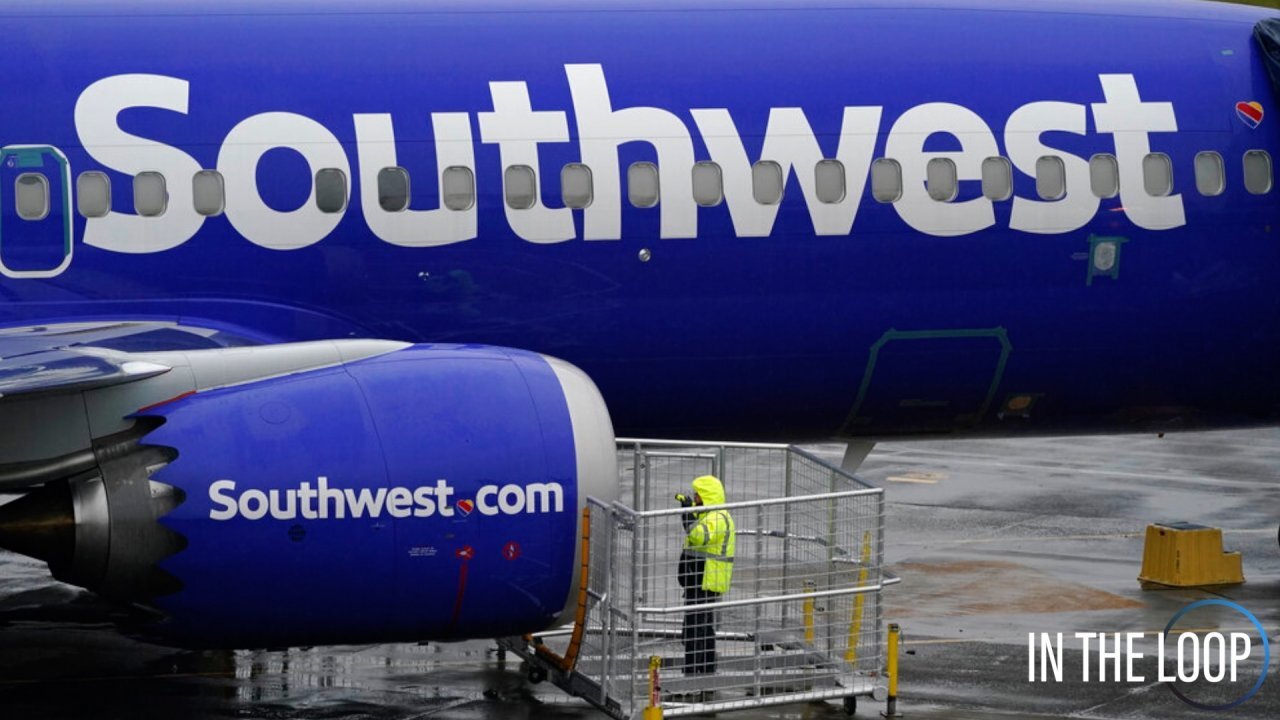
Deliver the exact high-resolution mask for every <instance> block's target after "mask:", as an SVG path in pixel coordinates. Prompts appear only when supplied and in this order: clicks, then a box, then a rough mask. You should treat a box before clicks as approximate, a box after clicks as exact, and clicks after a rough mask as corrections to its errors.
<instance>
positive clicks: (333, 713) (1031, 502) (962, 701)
mask: <svg viewBox="0 0 1280 720" xmlns="http://www.w3.org/2000/svg"><path fill="white" fill-rule="evenodd" d="M814 449H815V450H816V451H817V452H818V453H819V454H821V455H823V456H824V457H826V458H828V459H831V460H833V461H835V462H838V461H839V458H840V454H841V450H842V448H841V447H839V446H835V445H830V446H818V447H816V448H814ZM862 474H863V475H864V476H865V477H866V478H867V479H869V480H871V481H873V482H875V483H877V484H882V485H883V486H884V487H886V488H887V492H888V500H889V512H890V515H889V520H888V536H887V537H888V546H887V559H888V561H889V562H890V564H891V569H893V570H894V571H895V572H897V573H898V574H899V575H901V576H902V577H903V583H902V584H901V585H898V586H896V587H894V588H891V589H890V590H889V591H888V592H887V596H886V600H887V608H888V609H887V612H886V618H887V619H888V620H889V621H891V622H898V623H900V624H901V625H902V627H903V631H904V637H905V645H904V649H905V651H906V653H907V654H904V655H903V656H902V681H901V682H902V685H901V695H902V699H901V701H900V710H902V711H903V712H904V714H905V715H906V717H908V718H912V717H918V718H926V717H927V718H944V717H945V718H1005V717H1063V716H1069V717H1078V718H1135V719H1141V718H1192V717H1204V716H1205V715H1206V714H1209V713H1207V712H1206V711H1204V710H1199V709H1195V708H1193V707H1191V706H1189V705H1187V704H1185V703H1184V702H1182V701H1181V700H1179V699H1178V698H1177V697H1175V695H1174V694H1173V693H1172V692H1170V688H1169V687H1168V685H1169V683H1161V682H1159V681H1158V680H1157V678H1156V675H1157V668H1156V661H1155V660H1154V654H1155V652H1156V645H1155V640H1154V638H1155V637H1156V635H1157V634H1158V633H1159V632H1160V631H1161V630H1163V628H1164V627H1165V625H1166V623H1168V622H1169V620H1170V618H1171V617H1172V616H1173V614H1174V613H1175V612H1177V611H1178V610H1179V609H1181V608H1183V607H1185V606H1186V605H1187V604H1188V603H1191V602H1193V601H1196V600H1200V599H1206V598H1227V599H1230V600H1233V601H1235V602H1238V603H1240V604H1241V605H1243V606H1244V607H1246V608H1247V609H1248V610H1250V611H1252V612H1253V613H1254V614H1255V615H1256V616H1257V618H1258V620H1259V621H1260V622H1261V623H1262V625H1263V626H1264V628H1265V629H1266V630H1267V632H1268V633H1269V635H1270V638H1271V641H1272V642H1273V643H1274V642H1275V641H1276V640H1278V639H1280V637H1278V635H1280V548H1278V547H1277V540H1276V529H1277V524H1278V523H1280V430H1258V431H1240V432H1229V433H1196V434H1182V435H1170V436H1167V437H1165V438H1163V439H1161V438H1157V437H1154V436H1136V437H1135V436H1128V437H1094V438H1071V439H1033V440H1019V441H959V442H957V441H950V442H915V443H885V444H881V445H879V446H877V447H876V450H875V451H874V452H873V453H872V455H871V456H870V457H869V458H868V460H867V462H866V463H865V464H864V466H863V468H862ZM1179 520H1187V521H1192V522H1196V523H1200V524H1205V525H1211V526H1216V527H1221V528H1223V530H1224V537H1225V542H1226V545H1227V547H1228V549H1231V550H1240V551H1242V552H1243V554H1244V571H1245V576H1246V578H1247V582H1246V584H1244V585H1241V586H1236V587H1229V588H1217V589H1215V590H1214V591H1201V590H1162V591H1144V590H1142V589H1141V588H1140V587H1139V584H1138V582H1137V580H1136V576H1137V575H1138V571H1139V568H1140V565H1141V560H1142V546H1143V532H1144V528H1145V527H1146V525H1147V524H1148V523H1150V522H1170V521H1179ZM137 619H138V618H137V617H136V616H134V615H131V613H130V612H129V611H127V610H123V609H120V608H115V607H111V606H109V605H106V604H104V603H102V602H101V601H98V600H96V599H95V598H94V597H93V596H91V595H89V594H87V593H82V592H80V591H77V590H75V589H73V588H69V587H67V586H64V585H60V584H58V583H55V582H53V581H52V580H50V579H49V578H48V575H47V572H46V570H45V568H44V566H43V565H42V564H40V563H37V562H34V561H28V560H25V559H23V558H19V557H16V556H13V555H7V554H4V553H2V552H0V717H3V718H8V717H21V718H130V719H134V718H174V717H184V718H300V719H302V718H308V719H310V718H325V719H328V718H395V719H397V720H410V719H414V718H436V717H439V718H515V719H519V718H600V717H604V716H603V715H601V714H599V713H596V712H595V711H594V710H592V709H591V708H589V707H588V706H586V705H585V704H583V703H581V702H579V701H576V700H573V699H571V698H568V697H565V696H564V695H563V694H562V693H561V692H560V691H558V690H557V689H555V688H554V687H550V686H548V685H547V684H541V685H536V686H530V685H528V684H527V683H526V682H525V680H524V675H523V673H522V672H521V668H520V664H519V662H518V660H516V659H515V658H505V659H504V658H501V657H499V655H498V654H497V653H496V652H494V646H493V645H492V643H487V642H468V643H458V644H443V645H436V644H432V645H426V646H419V645H380V646H371V647H342V648H332V647H329V648H314V649H291V650H281V651H242V652H235V653H226V652H204V653H191V652H179V651H175V650H171V649H168V648H162V647H157V646H154V645H149V644H146V643H143V642H139V641H136V640H133V639H131V638H130V636H129V634H128V627H129V626H130V624H131V623H132V622H134V621H135V620H137ZM1177 627H1178V629H1192V628H1194V629H1197V630H1202V631H1207V630H1212V629H1218V630H1221V631H1223V632H1230V631H1238V632H1244V631H1246V630H1250V627H1249V623H1248V621H1247V620H1246V619H1245V618H1244V617H1243V616H1241V615H1239V614H1237V613H1235V612H1234V611H1232V610H1230V609H1228V608H1223V607H1212V608H1207V609H1203V610H1197V611H1195V612H1194V613H1192V614H1189V615H1187V616H1186V618H1184V620H1183V621H1182V622H1180V623H1179V624H1178V626H1177ZM1059 632H1061V633H1064V634H1065V636H1066V638H1068V642H1067V644H1066V646H1067V650H1066V651H1065V653H1064V659H1063V662H1064V666H1065V668H1064V670H1065V671H1064V679H1063V682H1061V683H1058V682H1049V683H1038V682H1037V683H1030V682H1028V679H1027V671H1028V668H1027V663H1028V661H1027V656H1028V647H1027V636H1028V633H1050V634H1051V635H1054V636H1056V633H1059ZM1075 632H1107V633H1113V632H1143V633H1145V637H1144V640H1143V641H1141V642H1140V644H1139V645H1138V646H1137V648H1138V649H1139V650H1140V651H1144V652H1145V653H1146V657H1144V658H1142V659H1141V660H1138V661H1136V662H1135V663H1134V665H1135V672H1136V673H1138V674H1141V675H1144V676H1145V680H1144V681H1143V682H1113V681H1108V682H1099V681H1097V678H1096V654H1095V655H1091V657H1092V658H1093V659H1092V661H1091V662H1093V663H1094V668H1095V669H1094V676H1093V678H1092V680H1093V681H1092V682H1083V681H1082V679H1081V677H1080V675H1081V672H1082V663H1083V657H1082V655H1083V654H1082V653H1081V651H1080V649H1079V641H1077V640H1074V639H1073V633H1075ZM1253 634H1254V636H1255V641H1256V642H1260V639H1258V638H1257V633H1256V631H1254V632H1253ZM1273 649H1274V650H1275V653H1274V654H1275V655H1280V646H1276V647H1275V648H1273ZM1253 655H1254V657H1253V658H1251V659H1250V660H1247V661H1245V662H1243V663H1241V665H1240V666H1239V668H1238V669H1239V673H1240V678H1241V683H1237V684H1235V685H1227V684H1223V685H1216V686H1215V685H1212V684H1210V683H1208V682H1206V681H1203V680H1202V681H1200V682H1197V683H1178V684H1177V685H1176V687H1177V688H1178V689H1180V690H1181V691H1182V692H1183V693H1184V694H1185V695H1186V696H1187V697H1188V698H1189V699H1192V700H1193V701H1197V702H1201V703H1205V704H1221V703H1225V702H1229V701H1230V700H1232V699H1234V697H1235V696H1237V695H1239V692H1238V691H1239V690H1240V688H1242V687H1245V685H1247V684H1248V683H1247V682H1244V681H1246V680H1247V681H1252V680H1254V679H1256V678H1257V677H1259V675H1260V673H1261V672H1262V663H1261V661H1260V659H1259V658H1260V653H1259V652H1255V653H1253ZM1242 683H1243V684H1242ZM881 710H883V706H882V705H880V704H876V703H872V702H871V701H869V700H863V701H862V706H861V708H860V711H859V713H858V714H859V716H861V717H878V715H879V712H880V711H881ZM1231 714H1232V715H1233V716H1235V717H1247V718H1275V717H1280V661H1277V660H1273V661H1272V667H1271V668H1270V677H1269V678H1268V679H1267V680H1266V682H1265V683H1264V684H1263V686H1262V688H1261V690H1260V691H1259V692H1258V694H1257V695H1256V696H1255V697H1254V698H1253V699H1251V700H1250V701H1249V702H1247V703H1246V704H1244V705H1242V706H1240V707H1238V708H1236V709H1235V710H1233V711H1232V712H1231ZM725 715H726V716H728V715H729V714H727V713H726V714H725ZM736 716H737V717H741V718H744V720H757V719H760V718H796V719H804V720H833V719H834V718H840V717H845V715H844V713H843V710H842V709H841V708H839V707H838V706H836V705H834V704H817V705H801V706H786V707H780V708H768V709H762V710H758V711H749V712H744V713H739V714H736Z"/></svg>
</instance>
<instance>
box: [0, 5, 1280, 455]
mask: <svg viewBox="0 0 1280 720" xmlns="http://www.w3.org/2000/svg"><path fill="white" fill-rule="evenodd" d="M779 5H780V4H778V3H764V2H756V1H755V0H743V2H739V3H732V4H724V5H722V4H714V3H707V2H607V3H589V2H551V3H547V4H544V5H542V6H539V7H538V8H536V9H535V8H530V7H529V6H528V5H527V4H526V3H500V2H482V3H457V4H453V3H410V2H390V1H386V2H370V3H359V4H352V3H338V2H317V3H309V4H306V5H305V6H304V5H302V4H295V3H276V4H270V3H216V4H208V5H202V4H200V3H192V4H182V5H173V6H168V5H165V4H160V5H156V4H151V3H148V4H140V3H139V4H132V3H93V4H88V3H59V2H48V3H41V4H39V5H37V6H34V9H6V10H5V12H4V13H3V14H4V15H5V19H4V29H5V32H4V38H5V39H4V42H3V43H0V88H2V89H0V93H3V96H4V97H5V98H6V110H5V112H3V113H2V114H0V145H3V146H6V147H12V146H36V147H37V148H44V147H48V148H54V149H56V150H57V151H58V152H60V153H61V155H62V156H64V157H65V159H66V164H67V167H66V169H65V172H64V171H63V170H62V169H60V168H58V167H57V166H56V162H53V160H50V159H51V158H55V157H56V156H55V155H54V154H52V153H51V154H48V155H46V157H45V159H44V160H40V159H36V160H32V161H31V162H32V163H45V164H46V165H47V167H48V169H49V173H48V174H49V176H50V177H51V178H53V181H52V184H53V189H52V191H51V195H52V197H53V200H52V201H51V202H52V205H53V206H54V207H53V211H52V212H51V214H50V215H49V217H47V218H45V219H43V220H39V221H35V220H25V219H22V218H20V217H18V216H17V214H16V210H15V209H14V205H15V203H14V202H12V201H11V200H10V198H11V193H12V192H14V190H13V188H14V182H15V178H14V173H15V172H20V171H21V170H22V169H23V168H22V167H21V166H22V161H21V160H20V158H22V157H24V156H23V155H22V154H21V153H18V152H17V151H14V152H13V153H11V154H10V155H9V157H11V158H18V159H19V162H18V163H17V165H16V166H14V165H11V166H10V167H9V168H8V169H6V170H5V171H4V172H5V173H7V174H5V175H4V177H3V178H0V181H2V182H0V184H2V185H3V187H2V188H0V206H3V216H2V217H0V259H3V260H4V263H5V266H6V268H7V269H8V270H9V275H10V276H9V277H4V278H0V323H4V324H7V325H29V324H31V323H44V322H51V321H54V320H68V319H90V318H113V319H118V318H148V319H180V320H181V321H182V322H183V323H184V324H189V325H196V326H207V327H210V328H218V329H223V330H228V331H232V332H234V333H236V334H239V335H242V336H245V337H247V338H251V339H254V340H260V341H282V340H304V339H317V338H335V337H350V336H364V337H378V338H387V339H398V340H406V341H427V342H460V343H486V344H493V345H502V346H509V347H515V348H523V349H528V350H532V351H536V352H541V353H546V354H550V355H555V356H559V357H563V358H565V359H567V360H569V361H571V362H573V363H575V364H577V365H578V366H580V367H581V368H583V369H584V370H586V371H587V372H588V373H589V374H590V376H591V377H592V378H593V379H594V380H595V381H596V383H597V384H598V385H599V386H600V388H601V391H602V392H603V394H604V397H605V398H606V400H607V401H608V403H609V407H610V410H611V412H612V415H613V419H614V422H615V425H616V428H617V431H618V433H619V434H620V435H651V434H652V435H661V436H702V437H734V438H739V439H742V438H747V437H769V438H774V439H812V438H822V437H831V436H836V435H871V436H883V435H892V434H911V433H933V432H969V433H980V434H1011V435H1012V434H1020V433H1047V432H1100V431H1116V430H1138V429H1152V428H1157V429H1164V428H1171V429H1173V428H1179V427H1216V426H1232V425H1244V424H1260V423H1273V422H1275V421H1276V419H1277V415H1278V414H1280V382H1278V381H1277V379H1276V371H1275V369H1274V364H1275V362H1276V360H1277V358H1278V357H1280V352H1278V351H1280V312H1278V311H1280V305H1278V299H1280V293H1277V292H1276V289H1275V285H1274V282H1275V278H1277V277H1280V238H1278V237H1277V234H1280V203H1278V202H1277V200H1278V198H1280V194H1278V192H1277V191H1275V190H1272V191H1270V192H1267V193H1265V194H1253V193H1251V192H1249V190H1247V189H1246V185H1245V179H1244V170H1243V165H1242V162H1243V160H1242V159H1243V158H1244V156H1245V154H1246V152H1248V151H1251V150H1261V151H1265V152H1266V153H1268V154H1269V155H1271V156H1275V155H1276V154H1277V153H1280V143H1278V142H1277V139H1278V135H1277V132H1276V130H1275V128H1276V122H1278V120H1277V119H1276V118H1273V117H1271V116H1270V114H1271V113H1276V114H1278V115H1280V110H1277V109H1276V108H1275V107H1274V97H1273V94H1272V89H1271V86H1270V84H1269V82H1268V79H1267V75H1266V73H1265V71H1264V69H1263V65H1262V62H1261V60H1260V58H1259V53H1258V50H1257V48H1256V46H1255V44H1254V41H1253V38H1252V35H1251V32H1252V28H1253V24H1254V22H1255V21H1256V20H1257V18H1258V17H1259V13H1258V12H1257V11H1251V10H1247V9H1240V8H1234V7H1227V6H1218V5H1215V4H1210V3H1204V4H1200V3H1173V2H1169V3H1164V2H1162V3H1134V4H1132V5H1128V4H1124V3H1119V2H1106V3H1096V4H1095V3H1089V2H1080V3H1070V4H1062V5H1058V4H1054V3H1035V4H1033V5H1029V6H1028V5H1026V4H1025V3H1022V4H1014V3H1002V2H996V1H995V0H990V1H988V0H982V1H980V2H975V3H970V4H967V6H964V5H957V6H954V7H949V8H937V7H932V6H930V4H927V3H926V4H918V5H917V4H914V3H905V4H899V3H893V4H890V5H881V6H877V5H876V4H871V3H867V4H860V3H854V2H803V3H793V4H786V5H785V6H779ZM525 103H527V105H525ZM1241 103H1244V104H1248V103H1257V107H1258V108H1259V109H1260V110H1261V113H1260V114H1261V116H1262V119H1261V121H1260V122H1259V123H1250V122H1247V118H1246V112H1245V111H1243V110H1241V109H1238V107H1237V106H1238V105H1239V104H1241ZM629 109H636V111H635V112H633V113H631V114H629V115H628V114H627V112H628V111H629ZM1254 112H1255V113H1256V112H1257V111H1256V110H1255V111H1254ZM1250 117H1253V116H1252V115H1250ZM806 123H807V126H808V128H809V131H810V134H809V135H807V136H806V134H805V124H806ZM1254 124H1256V127H1254V126H1253V125H1254ZM682 133H683V134H682ZM814 143H816V146H815V145H814ZM1144 143H1145V145H1144ZM686 151H687V152H686ZM1206 151H1212V152H1216V153H1218V154H1220V155H1221V157H1222V158H1223V161H1224V162H1223V167H1224V169H1225V191H1224V192H1222V193H1221V194H1219V195H1205V194H1202V192H1201V191H1200V190H1199V189H1198V188H1197V183H1196V171H1195V158H1196V155H1197V154H1198V153H1201V152H1206ZM1148 153H1163V154H1165V155H1167V156H1168V158H1169V159H1170V160H1171V164H1172V171H1173V188H1172V192H1171V193H1170V194H1169V195H1167V196H1162V195H1160V194H1159V192H1157V193H1156V194H1154V195H1153V194H1152V192H1151V187H1150V184H1149V183H1146V184H1144V181H1145V180H1148V179H1149V178H1146V177H1144V175H1143V170H1144V167H1143V166H1144V161H1145V158H1146V156H1147V154H1148ZM1097 154H1110V155H1114V156H1116V157H1117V164H1118V168H1119V176H1120V192H1119V195H1118V196H1117V197H1111V198H1099V197H1097V194H1095V193H1094V192H1093V188H1092V187H1091V185H1090V182H1089V177H1090V175H1089V172H1088V166H1087V163H1088V161H1089V159H1090V158H1091V157H1093V156H1094V155H1097ZM37 156H38V152H37ZM993 156H998V157H1006V158H1009V159H1010V160H1011V161H1012V165H1013V187H1012V197H1011V198H1009V199H1002V200H991V199H987V198H985V197H984V196H983V186H982V183H981V181H980V180H979V178H980V177H981V173H980V167H981V164H982V161H983V160H984V159H985V158H987V157H993ZM33 157H34V156H33ZM1042 157H1052V158H1055V159H1057V160H1058V161H1061V163H1062V167H1063V168H1064V171H1065V178H1066V183H1067V186H1066V195H1065V197H1062V198H1061V199H1058V200H1045V199H1043V198H1042V197H1041V190H1043V188H1040V189H1038V188H1037V174H1038V171H1037V164H1038V160H1039V159H1040V158H1042ZM610 158H613V159H612V161H611V160H610ZM821 158H834V159H839V160H840V161H841V163H842V167H843V170H844V173H845V185H846V187H847V194H846V196H845V197H843V198H842V199H840V200H839V201H838V202H834V203H828V202H823V200H822V199H819V198H818V197H817V196H816V191H814V190H813V189H812V187H805V186H806V185H809V186H812V185H813V181H812V176H813V173H814V164H813V163H814V161H816V160H817V159H821ZM878 158H890V159H894V160H897V161H898V163H899V164H900V166H901V168H902V176H903V188H902V194H901V195H902V196H901V199H899V200H898V201H897V202H878V201H877V200H876V199H875V198H874V197H873V188H872V184H871V182H870V180H869V176H870V172H871V170H870V168H871V163H872V162H873V160H874V159H878ZM934 158H948V159H951V160H952V161H953V163H954V167H956V168H957V169H958V177H959V189H958V194H957V196H956V197H955V198H954V199H953V200H951V201H950V202H944V201H939V200H935V199H932V198H930V197H929V195H928V192H927V190H926V189H925V184H924V179H925V177H926V167H927V166H928V163H929V160H931V159H934ZM761 159H764V160H774V161H777V162H778V163H779V165H780V166H781V167H782V168H783V170H784V172H786V188H785V193H784V195H783V198H782V200H781V203H780V204H779V205H776V206H767V205H763V204H761V203H760V202H758V200H757V198H755V197H753V195H752V187H753V186H752V185H751V181H752V180H751V178H752V173H751V168H750V163H754V162H756V161H757V160H761ZM686 161H689V162H690V163H691V162H697V161H714V162H716V163H717V164H718V166H719V167H720V169H721V172H722V174H723V184H724V192H725V195H726V197H725V201H724V202H722V203H721V204H719V205H718V206H715V207H698V206H697V205H695V204H693V201H692V188H691V185H692V183H691V182H687V183H681V182H672V181H671V178H681V177H683V178H686V179H687V178H688V177H689V176H690V171H691V167H689V165H688V163H686ZM579 162H581V163H584V164H586V165H587V166H588V167H589V168H591V170H592V173H593V183H594V185H593V188H592V190H593V198H592V201H591V205H590V207H588V208H587V209H585V210H574V209H567V208H565V207H564V203H563V202H562V197H561V168H562V167H563V166H565V165H566V164H570V163H579ZM637 162H653V163H656V164H657V165H658V166H659V167H660V168H661V170H662V180H663V182H662V183H661V202H660V203H659V205H658V206H657V207H652V208H642V207H635V206H634V205H633V203H632V202H630V200H629V196H628V188H629V183H628V169H629V168H630V166H631V165H632V164H633V163H637ZM513 165H526V166H529V167H533V168H534V169H535V170H536V172H537V179H538V185H539V189H540V192H539V198H538V201H537V204H536V205H535V207H533V208H531V209H529V210H512V209H510V208H509V207H508V205H507V203H506V202H504V197H503V190H504V169H505V168H509V167H511V166H513ZM32 166H33V167H43V166H37V165H32ZM391 166H400V167H403V168H404V169H406V170H407V172H408V174H409V177H410V178H411V186H410V187H411V202H410V205H409V211H408V212H407V213H400V214H399V217H383V216H386V215H392V214H393V213H389V212H388V211H386V210H384V209H382V208H381V207H380V206H379V197H378V189H377V187H376V186H375V184H376V183H375V182H374V179H375V178H376V177H377V174H378V171H379V169H380V168H382V167H391ZM445 167H467V168H469V169H471V170H473V172H474V177H475V191H476V198H475V203H474V208H472V209H468V210H449V209H447V208H446V209H440V208H441V203H442V200H441V197H440V188H439V186H440V177H441V173H442V171H443V170H444V168H445ZM325 168H331V169H338V170H342V171H343V176H344V177H345V178H346V182H347V186H346V190H347V192H348V193H349V202H348V205H347V207H346V209H345V210H344V211H342V212H338V213H325V212H323V211H321V210H320V209H319V208H318V207H317V199H316V195H315V190H314V180H313V178H314V177H315V174H316V173H317V172H318V171H320V170H322V169H325ZM200 169H216V170H218V171H219V172H220V173H221V177H222V178H223V180H224V182H225V184H226V187H225V191H224V192H225V204H226V209H225V212H224V213H222V214H220V215H217V216H211V217H207V218H206V217H204V216H201V215H199V214H198V213H197V212H196V211H195V209H194V207H193V204H192V203H193V200H192V190H191V184H192V175H193V174H194V172H196V171H197V170H200ZM86 171H95V172H103V173H106V174H107V175H108V176H109V177H110V180H111V189H112V200H111V208H112V213H111V214H110V215H108V216H107V217H99V218H86V217H83V216H82V214H81V213H80V212H77V211H76V210H75V209H74V208H76V206H77V203H76V202H70V203H69V205H70V207H71V208H72V213H71V216H70V217H64V216H63V215H62V214H60V213H61V212H62V206H61V205H60V204H59V203H60V201H59V200H58V198H59V197H62V198H64V199H71V195H74V190H75V188H76V186H77V179H78V178H79V177H80V175H81V173H83V172H86ZM677 171H678V172H677ZM144 172H159V173H161V174H162V175H163V176H164V177H165V180H166V183H167V193H168V206H167V208H166V209H165V212H164V214H163V215H161V216H159V217H139V216H136V215H135V214H134V184H133V183H134V180H133V176H135V175H137V174H138V173H144ZM1046 172H1048V171H1047V170H1046V171H1043V172H1041V173H1039V174H1044V173H1046ZM1082 172H1083V174H1081V173H1082ZM64 177H65V178H69V180H67V181H65V182H64V181H63V180H62V178H64ZM802 178H803V182H802ZM1157 184H1158V183H1157ZM62 185H66V187H60V186H62ZM1156 190H1157V191H1158V188H1156ZM59 193H63V194H62V195H60V194H59ZM68 193H70V195H69V194H68ZM828 199H829V198H828ZM75 200H77V201H78V200H79V197H78V196H76V197H75ZM430 211H435V212H434V214H432V213H431V212H430ZM374 216H378V217H374ZM63 228H69V229H70V241H71V245H70V248H68V247H67V246H66V245H65V244H64V241H65V239H66V238H65V235H64V234H63V232H62V229H63ZM68 256H69V262H67V259H68ZM24 275H44V276H46V277H24Z"/></svg>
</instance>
